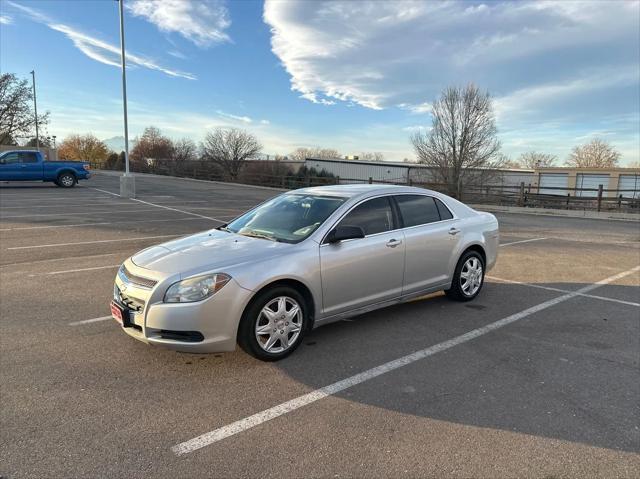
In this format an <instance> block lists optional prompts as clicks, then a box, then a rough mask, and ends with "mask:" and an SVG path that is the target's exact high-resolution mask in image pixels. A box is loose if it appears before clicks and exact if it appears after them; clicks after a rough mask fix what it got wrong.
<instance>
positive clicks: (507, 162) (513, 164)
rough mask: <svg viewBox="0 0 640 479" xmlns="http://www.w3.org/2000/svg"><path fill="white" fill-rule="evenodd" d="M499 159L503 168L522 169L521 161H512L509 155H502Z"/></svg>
mask: <svg viewBox="0 0 640 479" xmlns="http://www.w3.org/2000/svg"><path fill="white" fill-rule="evenodd" d="M497 158H498V160H497V161H498V163H499V164H500V166H501V167H502V168H522V163H520V161H519V160H512V159H511V157H510V156H508V155H505V154H502V153H500V154H499V155H498V156H497Z"/></svg>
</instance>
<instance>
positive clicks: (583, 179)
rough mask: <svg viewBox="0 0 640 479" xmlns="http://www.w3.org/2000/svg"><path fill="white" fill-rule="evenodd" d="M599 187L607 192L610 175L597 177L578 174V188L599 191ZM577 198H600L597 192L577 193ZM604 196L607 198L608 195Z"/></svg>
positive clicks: (578, 191)
mask: <svg viewBox="0 0 640 479" xmlns="http://www.w3.org/2000/svg"><path fill="white" fill-rule="evenodd" d="M598 185H602V187H603V188H604V189H605V190H606V189H607V188H609V175H608V174H607V175H596V174H587V173H578V175H577V176H576V188H591V189H594V190H597V189H598ZM576 196H593V197H595V196H598V192H597V191H580V190H579V189H578V190H577V191H576ZM604 196H607V195H606V194H605V195H604Z"/></svg>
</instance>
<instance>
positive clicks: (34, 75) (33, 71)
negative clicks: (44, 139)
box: [31, 70, 40, 151]
mask: <svg viewBox="0 0 640 479" xmlns="http://www.w3.org/2000/svg"><path fill="white" fill-rule="evenodd" d="M31 79H32V81H33V110H34V112H35V114H36V149H37V150H38V151H40V136H39V134H38V101H37V99H36V71H35V70H31Z"/></svg>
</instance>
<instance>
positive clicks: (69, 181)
mask: <svg viewBox="0 0 640 479" xmlns="http://www.w3.org/2000/svg"><path fill="white" fill-rule="evenodd" d="M76 181H77V180H76V177H75V175H74V174H73V173H60V174H59V175H58V179H57V180H56V185H58V186H61V187H62V188H73V187H74V186H76Z"/></svg>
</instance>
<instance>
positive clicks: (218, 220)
mask: <svg viewBox="0 0 640 479" xmlns="http://www.w3.org/2000/svg"><path fill="white" fill-rule="evenodd" d="M93 189H94V190H98V191H102V192H103V193H109V194H110V195H114V196H118V197H119V196H120V195H118V194H116V193H112V192H110V191H107V190H101V189H99V188H93ZM131 201H137V202H138V203H143V204H145V205H149V206H155V207H156V208H162V209H165V210H170V211H177V212H178V213H183V214H185V215H191V216H197V217H198V218H204V219H207V220H211V221H217V222H218V223H225V222H226V220H221V219H218V218H212V217H211V216H204V215H200V214H198V213H192V212H191V211H185V210H181V209H178V208H171V207H169V206H164V205H159V204H157V203H151V202H149V201H144V200H139V199H137V198H131ZM205 209H209V208H205ZM212 209H213V208H212Z"/></svg>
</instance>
